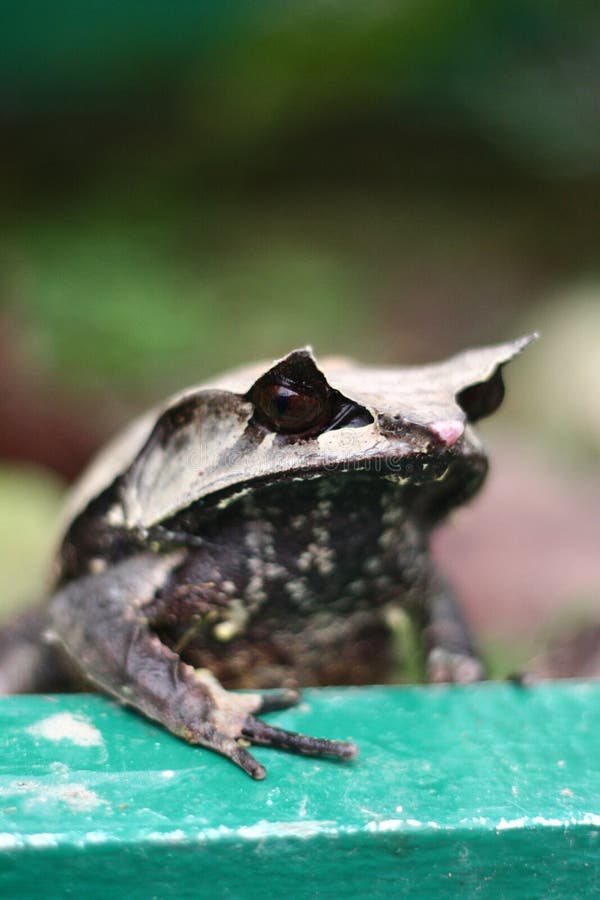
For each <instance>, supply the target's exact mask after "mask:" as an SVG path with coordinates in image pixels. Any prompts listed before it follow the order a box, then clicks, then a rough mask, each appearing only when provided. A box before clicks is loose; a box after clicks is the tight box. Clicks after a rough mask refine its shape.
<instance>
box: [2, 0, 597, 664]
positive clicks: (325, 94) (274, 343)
mask: <svg viewBox="0 0 600 900" xmlns="http://www.w3.org/2000/svg"><path fill="white" fill-rule="evenodd" d="M599 98H600V6H599V5H598V4H597V3H596V2H568V3H567V2H549V0H519V2H516V0H498V2H494V0H488V2H484V0H478V2H472V0H453V2H445V0H403V2H400V3H398V2H391V0H390V2H386V0H372V2H369V3H364V2H354V0H346V2H344V3H336V2H334V0H330V2H324V0H321V2H316V0H313V2H311V0H305V2H303V3H301V4H290V3H286V2H270V0H265V2H262V3H259V4H255V3H250V2H247V0H245V2H244V0H231V2H226V0H223V2H218V3H217V2H216V0H213V2H200V0H194V2H192V0H171V2H169V3H167V2H164V0H163V2H160V0H144V2H136V0H121V2H119V3H117V2H106V0H87V2H86V3H80V2H76V0H58V2H57V3H54V4H47V3H45V2H42V0H38V2H35V0H23V2H20V3H15V2H12V3H11V2H8V3H4V4H2V6H1V8H0V133H1V141H0V194H1V204H0V373H1V382H2V385H1V391H0V458H1V463H0V538H1V541H0V546H1V549H0V555H1V556H2V567H1V570H0V608H1V609H3V610H5V611H8V610H9V609H12V608H14V607H15V606H16V605H18V604H19V603H21V602H23V601H24V600H26V599H28V598H30V597H35V596H37V595H38V594H39V593H40V585H41V583H42V578H43V572H44V567H45V565H46V562H45V561H46V559H47V557H48V554H49V553H50V548H51V546H52V542H53V540H54V539H55V531H54V527H55V526H54V522H55V518H56V510H57V508H58V507H59V504H60V500H61V496H62V494H63V491H64V488H65V486H66V484H67V483H68V482H69V481H70V480H72V479H73V478H74V477H75V476H76V475H77V473H78V472H80V471H81V469H82V467H83V466H84V464H85V462H86V460H87V459H88V458H89V456H90V455H91V454H92V453H93V451H94V450H95V449H96V447H97V446H98V445H99V444H100V443H101V442H102V441H103V440H105V439H106V437H107V436H108V435H109V434H110V433H112V432H113V431H114V430H115V429H116V428H117V427H118V426H119V425H121V424H122V423H124V422H125V421H126V420H127V419H128V418H129V417H130V416H131V415H132V414H134V413H136V412H138V411H140V410H141V409H142V408H143V407H144V406H145V405H147V404H148V403H151V402H154V401H156V400H157V399H159V398H160V397H161V396H163V395H165V394H167V393H168V392H170V391H172V390H174V389H176V388H179V387H181V386H184V385H186V384H190V383H194V382H197V381H200V380H202V379H203V378H204V377H205V376H207V375H210V374H213V373H215V372H217V371H219V370H222V369H225V368H227V367H230V366H232V365H237V364H240V363H245V362H249V361H252V360H255V359H259V358H263V357H264V358H267V359H271V358H273V357H277V356H280V355H282V354H283V353H285V352H287V351H288V350H290V349H291V348H293V347H296V346H299V345H303V344H305V343H307V342H310V343H312V345H313V346H314V348H315V350H316V352H317V353H318V354H321V355H322V354H324V353H329V352H335V353H343V354H347V355H354V356H357V357H360V358H361V359H363V360H365V361H370V362H373V363H384V362H389V363H399V362H408V363H410V362H425V361H430V360H432V359H434V358H438V357H441V356H444V355H447V354H450V353H453V352H455V351H457V350H458V349H462V348H463V347H465V346H467V345H471V344H478V343H487V342H490V343H491V342H495V341H499V340H505V339H507V338H511V337H514V336H516V335H518V334H519V333H521V332H525V331H529V330H532V329H533V328H536V329H538V330H539V331H541V333H542V339H541V341H540V342H538V344H536V345H535V346H534V347H533V348H531V349H530V350H528V351H527V354H526V355H525V356H524V357H523V358H522V359H519V360H518V361H516V362H515V363H513V364H512V365H511V367H510V369H509V370H508V372H507V381H508V396H507V401H506V404H505V407H504V409H503V410H501V411H500V412H499V413H498V414H497V416H496V417H495V420H494V421H492V422H490V423H489V424H487V423H486V427H485V429H484V430H485V436H486V439H487V442H488V445H490V447H491V452H492V455H493V457H494V468H493V475H492V478H491V479H490V482H489V485H488V488H487V490H486V492H485V493H484V495H483V496H482V498H481V499H480V500H477V501H476V502H475V503H474V504H473V505H472V506H471V507H469V508H468V509H467V510H465V511H462V512H461V513H459V514H458V515H457V516H456V519H455V521H454V522H453V523H452V525H451V526H450V527H448V528H445V529H444V531H443V533H441V534H440V535H439V536H438V538H437V540H436V551H437V553H438V555H439V556H440V558H441V561H442V563H443V564H444V566H445V568H446V569H447V570H448V571H449V572H450V575H451V577H453V578H454V581H455V582H457V583H458V585H459V588H460V590H461V592H462V594H463V596H464V598H465V603H466V605H467V607H468V608H469V611H470V615H471V618H472V619H473V620H474V622H475V624H476V626H477V628H478V630H479V632H480V633H481V634H482V635H483V638H484V640H485V642H486V643H487V645H488V647H489V649H490V651H491V653H492V655H494V656H495V658H496V659H497V660H499V663H498V667H499V669H502V667H503V666H506V667H509V666H510V665H512V664H513V662H514V660H516V661H517V662H519V661H520V660H522V659H524V658H526V657H527V655H528V654H529V653H530V652H532V648H533V649H535V648H536V647H537V646H539V645H540V643H541V642H543V641H544V640H546V638H547V636H548V635H551V634H552V633H554V632H557V631H558V632H560V631H561V630H562V629H563V626H564V623H565V622H566V623H567V624H568V625H569V626H570V625H571V624H572V623H573V622H575V623H577V622H583V623H585V622H586V621H588V620H594V619H596V620H598V619H600V553H599V552H598V544H599V542H600V541H599V539H600V512H599V511H600V487H599V482H598V474H599V470H600V464H599V460H600V400H599V396H600V367H599V364H598V354H599V349H598V348H599V347H600V303H599V300H600V271H599V270H600V258H599V252H598V245H599V238H600V227H599V226H600V212H599V210H600V108H599V106H600V101H599Z"/></svg>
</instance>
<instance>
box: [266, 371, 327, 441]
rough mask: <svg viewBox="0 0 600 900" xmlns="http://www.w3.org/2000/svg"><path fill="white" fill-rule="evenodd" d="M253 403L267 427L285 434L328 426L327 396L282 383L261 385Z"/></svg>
mask: <svg viewBox="0 0 600 900" xmlns="http://www.w3.org/2000/svg"><path fill="white" fill-rule="evenodd" d="M251 400H252V402H253V403H254V405H255V407H256V410H257V412H258V413H259V414H260V417H261V418H262V419H263V420H264V421H265V424H267V425H268V427H269V428H272V429H273V431H278V432H281V433H283V434H303V433H304V432H307V431H311V430H313V429H314V428H315V427H318V426H321V425H322V424H325V422H324V420H325V418H326V416H327V413H328V403H327V398H326V397H324V396H321V395H319V394H317V393H313V392H309V391H302V390H298V389H296V388H294V387H291V385H287V384H282V383H281V382H279V383H278V382H262V383H258V384H257V385H256V386H255V389H254V390H253V391H252V396H251Z"/></svg>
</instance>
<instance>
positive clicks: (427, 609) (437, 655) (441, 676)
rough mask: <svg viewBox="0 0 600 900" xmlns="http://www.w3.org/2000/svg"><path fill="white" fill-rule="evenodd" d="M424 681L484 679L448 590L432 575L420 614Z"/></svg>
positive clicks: (477, 657) (483, 670) (467, 634)
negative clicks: (423, 654) (424, 664)
mask: <svg viewBox="0 0 600 900" xmlns="http://www.w3.org/2000/svg"><path fill="white" fill-rule="evenodd" d="M420 618H421V627H422V641H423V649H424V651H425V661H426V674H427V680H428V681H431V682H455V683H461V684H465V683H469V682H472V681H481V680H483V679H484V678H485V668H484V665H483V663H482V661H481V659H480V658H479V654H478V652H477V650H476V648H475V645H474V642H473V640H472V637H471V633H470V629H469V626H468V625H467V622H466V621H465V618H464V616H463V614H462V611H461V610H460V607H459V606H458V604H457V602H456V599H455V597H454V594H453V593H452V590H451V588H450V587H449V586H448V585H447V584H446V583H445V581H444V579H443V578H441V576H440V575H439V574H438V573H437V572H435V571H432V572H431V573H430V575H429V579H428V591H427V594H426V600H425V603H424V606H423V609H422V610H421V616H420Z"/></svg>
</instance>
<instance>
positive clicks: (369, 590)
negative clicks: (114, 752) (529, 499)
mask: <svg viewBox="0 0 600 900" xmlns="http://www.w3.org/2000/svg"><path fill="white" fill-rule="evenodd" d="M521 345H523V342H521V344H519V345H518V346H517V349H514V348H513V347H512V346H510V345H502V350H503V352H504V356H502V355H501V356H500V357H499V362H498V363H497V364H496V365H495V366H494V365H492V366H491V368H490V366H489V365H488V363H487V361H486V367H487V368H485V372H486V373H488V370H489V374H486V378H481V380H479V381H478V380H477V378H476V377H475V376H473V381H472V382H471V380H469V377H467V376H465V377H464V379H463V381H462V382H460V381H456V379H454V380H453V376H452V377H451V378H450V382H451V387H452V390H451V391H449V396H450V401H452V398H453V396H454V394H455V393H456V394H459V388H460V391H461V392H462V393H461V394H460V396H462V398H463V405H462V409H463V410H464V418H469V417H471V418H473V419H474V418H478V417H479V416H480V415H484V414H487V413H488V412H490V411H492V410H493V409H494V408H495V406H497V405H498V403H499V402H500V400H501V397H502V382H501V379H500V374H499V373H500V365H501V364H502V362H503V361H506V360H507V359H509V358H510V356H511V355H514V353H515V352H518V349H520V347H521ZM507 347H508V351H507V349H506V348H507ZM482 352H483V353H485V354H486V360H487V357H488V356H489V354H490V350H487V349H486V350H485V351H482ZM469 366H471V357H469ZM444 371H445V370H444ZM469 374H470V370H469ZM451 375H452V371H451ZM432 377H433V376H432ZM456 385H458V387H457V386H456ZM436 390H437V388H436ZM465 392H466V393H465ZM365 396H366V397H367V400H368V395H365ZM435 397H436V399H435V400H434V405H435V403H437V404H438V406H439V401H438V400H437V394H436V395H435ZM369 402H370V401H369ZM211 404H212V405H211ZM435 408H436V409H437V406H436V407H435ZM450 408H451V410H452V414H453V415H455V413H454V410H456V411H457V412H458V414H462V413H461V409H460V408H459V406H456V407H453V406H451V407H450ZM392 409H393V407H392ZM212 422H214V433H215V435H218V438H215V440H218V441H223V440H224V439H226V438H227V435H228V434H229V430H230V431H231V434H232V442H231V447H230V449H229V451H228V454H229V455H228V456H227V458H226V460H225V471H227V466H231V465H237V464H238V463H237V462H236V461H239V460H242V461H243V460H245V459H252V458H254V457H253V454H256V452H257V451H262V450H263V447H267V448H268V447H271V448H272V449H271V450H269V451H268V453H267V454H263V456H262V457H260V459H262V462H261V465H260V466H259V465H258V464H257V463H256V464H254V465H255V470H252V469H251V468H250V470H249V471H246V472H245V474H244V476H243V477H240V478H239V479H238V480H235V478H234V477H230V481H229V482H228V483H226V484H224V486H222V487H219V489H217V490H208V489H207V490H204V491H201V490H198V492H197V496H196V495H195V494H194V484H195V482H194V480H193V479H194V474H195V473H194V472H188V471H182V466H185V465H186V464H187V461H188V460H192V459H194V460H195V459H196V458H195V457H194V456H193V453H195V452H196V451H197V450H198V448H199V447H200V449H205V448H203V447H202V446H201V442H202V441H204V440H208V441H209V442H210V440H211V428H212V425H211V423H212ZM228 423H231V424H228ZM228 429H229V430H228ZM365 429H366V430H365ZM369 429H371V431H373V432H374V435H375V438H374V442H373V444H372V447H373V449H370V450H368V452H367V451H364V452H363V451H361V453H357V454H355V456H354V458H352V459H351V460H350V461H349V458H348V447H352V446H353V443H354V441H353V436H354V435H356V438H357V441H360V440H363V441H364V440H365V436H367V437H368V435H369V434H370V433H371V431H369ZM463 430H464V427H463V425H462V424H461V423H460V421H459V422H458V423H457V420H456V418H449V419H448V421H445V420H444V421H442V422H440V421H438V420H435V421H434V422H433V423H432V425H431V427H428V426H427V425H426V424H424V425H420V424H415V423H411V422H410V421H408V420H407V419H406V418H405V417H404V416H403V415H402V414H400V413H397V414H391V413H388V412H383V411H382V412H378V411H377V409H376V407H375V406H373V405H371V406H370V407H369V408H367V406H366V405H364V404H362V403H360V402H358V401H357V400H354V399H352V398H350V397H348V396H346V395H345V394H344V393H342V392H340V391H339V390H336V389H334V388H332V387H330V385H329V384H328V382H327V380H326V379H325V377H324V376H323V374H322V373H321V372H320V370H319V369H318V368H317V367H316V365H315V363H314V360H313V359H312V357H311V356H310V355H309V354H308V353H306V352H304V351H300V352H295V353H293V354H290V356H288V357H286V359H284V360H283V361H282V362H281V363H279V364H277V365H276V366H274V367H273V368H272V369H270V370H268V371H267V373H266V374H265V375H263V376H262V377H260V378H259V379H258V380H257V381H255V383H254V384H253V385H252V386H251V387H250V390H248V392H247V394H245V395H237V399H236V395H235V394H233V393H226V392H222V394H220V393H219V392H215V391H209V392H206V391H198V392H197V393H196V394H193V395H191V396H190V397H186V398H184V400H183V401H178V402H176V403H174V404H173V405H171V406H169V407H167V409H166V411H164V412H163V413H162V414H161V415H160V416H159V417H158V418H157V420H156V424H155V426H154V428H153V429H152V430H151V431H150V433H149V434H148V436H147V438H146V440H145V442H144V443H143V444H142V446H141V449H140V450H139V451H138V452H137V453H136V454H135V456H134V457H133V458H132V461H131V462H130V464H129V465H126V466H125V467H124V469H123V470H122V471H121V472H120V473H119V472H117V474H116V477H114V478H113V479H112V480H111V481H110V482H109V483H108V484H107V485H106V487H105V489H104V490H102V491H100V492H99V493H97V494H96V496H94V497H92V499H91V500H89V502H87V503H85V504H84V505H83V507H82V509H81V511H80V512H79V514H77V515H75V517H74V518H73V520H72V523H71V525H70V527H69V528H68V530H67V532H66V534H65V537H64V540H63V543H62V547H61V551H60V556H59V573H58V576H57V589H56V592H55V594H54V596H53V598H52V601H51V605H50V612H49V624H50V627H51V632H52V634H53V635H54V638H55V640H54V643H53V644H52V643H50V644H45V645H39V646H40V650H39V656H38V659H37V662H34V663H32V665H31V666H30V668H29V670H28V671H27V672H26V673H24V675H23V678H22V679H21V681H20V683H19V679H18V678H16V679H13V680H12V681H10V682H9V684H10V689H12V690H19V689H23V690H31V689H32V687H34V688H37V689H39V688H41V687H43V686H44V684H51V685H52V686H56V685H57V684H58V685H59V686H64V685H65V684H67V683H70V684H72V685H76V684H80V685H81V684H82V683H85V682H86V681H87V682H88V683H91V684H92V685H93V686H95V687H98V688H100V689H101V690H104V691H106V692H108V693H109V694H111V695H113V696H115V697H116V698H118V699H119V700H120V701H121V702H124V703H127V704H130V705H132V706H134V707H135V708H136V709H138V710H139V711H141V712H143V713H144V714H146V715H147V716H149V717H150V718H153V719H156V720H157V721H159V722H160V723H161V724H163V725H164V726H165V727H167V728H168V729H169V730H171V731H172V732H173V733H175V734H177V735H179V736H180V737H182V738H183V739H185V740H187V741H189V742H190V743H193V744H200V745H203V746H205V747H208V748H210V749H212V750H216V751H217V752H219V753H221V754H223V755H225V756H227V757H228V758H230V759H231V760H233V761H234V762H235V763H237V764H238V765H239V766H241V767H242V768H243V769H244V770H245V771H246V772H247V773H248V774H250V775H252V777H254V778H263V777H264V775H265V771H264V769H263V767H262V766H261V765H260V764H259V763H257V762H256V760H254V758H253V757H252V756H251V755H250V753H249V752H248V750H247V746H248V745H249V744H250V743H254V744H265V745H269V746H273V747H278V748H280V749H285V750H290V751H292V752H297V753H303V754H307V755H324V756H333V757H339V758H349V757H352V756H354V754H355V753H356V747H355V746H354V745H353V744H351V743H347V742H344V741H330V740H325V739H318V738H312V737H308V736H305V735H299V734H294V733H290V732H286V731H284V730H282V729H278V728H275V727H273V726H270V725H268V724H266V723H265V722H263V721H262V720H260V719H258V718H256V715H257V714H258V713H261V712H264V711H267V710H270V709H277V708H282V707H285V706H289V705H291V704H294V703H296V702H297V701H298V697H299V694H298V690H297V689H298V687H299V686H300V685H322V684H331V683H338V684H340V683H347V684H363V683H368V682H374V681H387V680H389V679H390V677H391V676H392V670H393V666H394V659H393V654H392V646H393V640H392V636H393V635H392V632H393V628H392V624H393V619H394V612H395V611H396V610H398V609H399V608H402V609H404V610H405V611H406V612H407V613H408V615H409V616H410V617H411V619H412V620H413V621H414V623H415V624H416V626H417V627H418V630H419V632H420V633H421V635H422V643H423V651H424V657H425V664H426V672H427V675H428V677H429V679H430V680H434V681H444V680H446V681H472V680H476V679H478V678H481V677H483V667H482V665H481V662H480V661H479V659H478V657H477V654H476V652H475V650H474V648H473V644H472V641H471V638H470V636H469V632H468V629H467V627H466V625H465V623H464V621H463V619H462V616H461V615H460V613H459V611H458V608H457V607H456V604H455V603H454V601H453V598H452V595H451V594H450V592H449V591H448V590H447V589H446V587H445V586H444V585H443V583H442V581H441V579H440V578H439V576H438V575H437V574H436V573H435V571H434V569H433V566H432V564H431V561H430V557H429V553H428V538H429V534H430V531H431V529H432V528H433V527H434V526H435V524H436V523H437V522H438V521H439V520H440V519H441V518H442V517H443V516H445V515H446V514H447V513H448V511H449V510H450V509H452V508H453V507H454V506H456V505H458V504H460V503H462V502H464V501H465V500H466V499H468V498H469V497H470V496H472V494H473V493H475V491H476V490H477V489H478V487H479V485H480V484H481V482H482V480H483V478H484V476H485V472H486V468H487V464H486V460H485V457H484V455H483V454H482V453H481V451H480V450H479V448H478V445H477V444H476V443H473V442H471V443H469V442H468V441H467V438H466V437H463V436H462V432H463ZM333 431H339V435H340V438H339V442H340V448H342V447H343V448H344V453H342V452H341V449H340V451H339V452H337V455H336V454H334V453H332V452H331V447H332V446H333V447H335V446H336V440H337V438H336V436H335V435H334V438H333V440H329V441H328V443H326V444H323V445H322V446H323V447H327V451H328V455H327V454H323V455H322V461H321V462H319V459H320V457H319V456H318V453H317V451H318V452H319V453H322V452H323V451H322V449H319V448H321V444H320V443H319V439H320V436H321V435H323V434H327V433H328V432H333ZM274 434H275V438H274V439H273V435H274ZM206 435H208V437H206ZM313 448H314V452H313ZM208 449H209V450H211V452H213V453H214V450H212V449H211V447H209V448H208ZM307 450H308V451H310V452H309V453H308V454H307V453H306V451H307ZM286 453H287V454H288V456H289V457H290V459H291V460H292V462H291V463H290V465H289V466H287V465H286V466H282V465H281V464H280V463H281V458H282V457H281V454H286ZM303 454H304V455H303ZM270 455H272V458H273V460H274V465H273V470H272V471H269V469H268V459H269V458H270ZM209 458H210V454H209ZM223 458H224V459H225V457H223ZM265 459H266V460H267V467H266V468H265V462H264V460H265ZM286 459H287V457H286ZM171 460H174V461H177V462H176V463H175V462H174V463H173V469H172V471H173V479H172V484H173V487H172V488H170V487H169V484H170V482H169V472H170V470H169V468H168V467H169V466H170V465H171V462H170V461H171ZM231 460H233V463H232V462H231ZM217 462H218V453H217ZM195 464H196V463H195V462H194V465H195ZM215 471H216V473H217V475H216V476H215V477H217V478H218V477H219V473H220V471H221V470H220V468H219V465H217V466H216V469H215ZM153 473H154V474H153ZM196 477H198V478H199V479H202V478H206V477H208V476H205V474H204V469H198V470H197V472H196ZM228 477H229V476H228ZM153 479H154V481H153ZM153 483H155V484H156V485H157V487H156V491H159V492H163V493H158V494H157V493H155V494H153V492H152V484H153ZM199 483H200V482H199ZM215 483H217V482H215ZM148 484H149V485H150V488H148ZM165 484H166V488H165ZM190 485H191V486H192V487H191V489H190ZM165 490H172V492H173V495H174V498H175V497H176V496H177V495H178V496H179V497H180V498H183V499H179V500H178V501H177V502H175V499H174V501H173V503H172V504H170V503H169V501H168V495H165V499H164V500H163V499H162V497H163V494H164V491H165ZM190 490H191V491H192V493H191V494H190ZM144 497H148V498H149V500H148V501H144ZM145 502H149V503H150V504H154V506H153V508H156V509H162V508H164V509H165V510H169V506H171V512H169V513H168V514H166V515H161V516H160V517H159V518H158V520H154V521H146V520H145V519H144V515H145V513H144V510H145V506H144V503H145ZM161 504H162V506H161ZM132 510H133V512H132ZM138 510H139V511H138ZM136 516H137V520H136ZM28 627H29V631H28V630H27V628H26V627H24V626H23V627H22V628H21V631H20V632H19V633H20V634H21V638H19V640H20V641H21V644H20V645H19V646H21V645H22V646H25V645H26V642H27V640H30V635H31V630H32V629H31V627H30V626H28ZM1 652H2V645H1V639H0V653H1ZM61 654H62V660H63V661H62V662H61ZM51 657H53V660H51ZM64 660H66V664H65V662H64ZM52 661H53V662H54V663H55V665H54V668H53V669H52V671H53V672H54V674H53V675H52V676H51V677H50V676H49V674H48V673H49V671H50V670H51V666H50V663H51V662H52ZM52 679H54V680H52ZM238 687H245V688H251V689H252V691H253V692H252V693H244V694H232V693H229V691H228V689H229V688H238ZM272 688H275V689H277V690H275V691H271V692H269V693H262V691H263V690H264V689H272Z"/></svg>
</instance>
